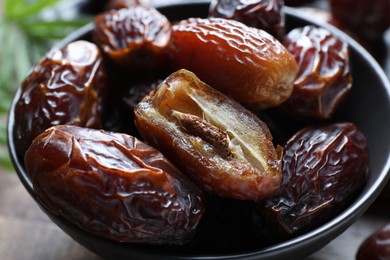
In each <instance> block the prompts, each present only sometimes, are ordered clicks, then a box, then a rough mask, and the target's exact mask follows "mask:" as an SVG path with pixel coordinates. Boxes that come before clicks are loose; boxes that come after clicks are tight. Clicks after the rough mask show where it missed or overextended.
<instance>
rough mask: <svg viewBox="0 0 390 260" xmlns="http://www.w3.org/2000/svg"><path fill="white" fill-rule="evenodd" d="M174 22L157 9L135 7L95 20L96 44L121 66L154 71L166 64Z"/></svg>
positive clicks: (100, 16) (113, 11) (104, 15)
mask: <svg viewBox="0 0 390 260" xmlns="http://www.w3.org/2000/svg"><path fill="white" fill-rule="evenodd" d="M170 36H171V23H170V22H169V21H168V19H167V18H166V17H165V16H164V15H162V14H161V13H160V12H158V11H157V10H156V9H155V8H153V7H145V6H141V5H134V6H131V7H129V8H122V9H119V10H110V11H106V12H104V13H102V14H100V15H98V16H97V17H96V18H95V29H94V30H93V41H94V42H95V43H96V44H97V45H99V46H100V48H102V50H103V52H104V53H105V54H106V55H107V56H108V57H109V58H110V60H111V61H113V62H114V63H115V64H117V65H118V66H119V67H130V68H129V69H130V70H131V69H133V70H134V69H138V70H143V69H150V68H155V67H158V66H159V65H160V64H161V63H162V62H163V52H164V50H165V48H166V47H167V45H168V43H169V40H170Z"/></svg>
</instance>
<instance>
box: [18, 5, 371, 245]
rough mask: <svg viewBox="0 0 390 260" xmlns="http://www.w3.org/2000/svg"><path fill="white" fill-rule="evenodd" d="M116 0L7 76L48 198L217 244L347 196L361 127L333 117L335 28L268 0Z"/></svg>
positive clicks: (63, 208)
mask: <svg viewBox="0 0 390 260" xmlns="http://www.w3.org/2000/svg"><path fill="white" fill-rule="evenodd" d="M126 2H128V5H127V6H120V7H118V8H113V9H110V10H107V11H105V12H103V13H101V14H100V15H98V16H97V17H96V20H95V27H94V30H93V32H92V37H91V38H92V39H91V41H84V40H78V41H75V42H71V43H68V44H67V45H65V46H63V47H61V48H54V49H53V50H51V51H50V52H49V53H48V54H47V55H46V56H45V57H44V58H42V59H41V60H40V61H39V62H38V63H37V64H36V65H35V66H34V67H33V69H32V70H31V72H30V74H29V75H28V76H27V78H26V79H25V80H24V82H23V83H22V86H21V95H20V97H19V100H18V101H17V104H16V107H15V127H14V140H15V144H16V147H17V153H18V154H19V156H20V157H21V158H24V163H25V168H26V171H27V173H28V175H29V176H30V178H31V180H32V183H33V186H34V190H35V192H36V195H37V198H38V200H39V201H40V202H41V203H42V204H43V205H44V206H45V207H46V208H47V209H48V210H49V211H50V212H52V213H53V214H56V215H59V216H62V217H64V218H66V219H67V220H69V221H70V222H72V223H74V224H75V225H77V226H79V227H80V228H81V229H83V230H85V231H88V232H90V233H92V234H95V235H98V236H101V237H105V238H108V239H112V240H115V241H119V242H129V243H142V244H145V243H146V244H154V245H191V244H197V243H198V244H199V243H201V244H202V243H203V244H204V245H207V244H210V245H211V246H210V247H213V248H218V247H220V248H225V250H227V251H229V250H235V249H236V248H240V249H242V248H251V247H252V248H253V247H255V248H258V247H259V246H262V245H267V244H270V243H277V242H278V241H283V240H286V239H289V238H291V237H293V236H296V235H299V234H302V233H303V232H306V231H307V230H310V229H313V228H315V227H317V226H319V225H321V224H322V223H324V222H326V221H328V220H330V219H331V218H332V217H334V216H335V215H337V214H338V213H339V212H340V211H342V210H343V209H345V208H346V207H347V206H348V205H349V204H350V203H351V202H352V201H353V200H354V199H355V198H356V196H357V195H358V194H359V192H360V191H361V190H362V188H363V187H364V185H365V183H366V179H367V176H368V169H369V164H368V152H367V142H366V139H365V136H364V135H363V134H362V133H361V132H360V131H359V130H358V129H357V128H356V126H355V125H354V124H353V123H351V122H344V121H340V120H335V119H334V115H335V113H337V109H338V108H339V107H340V105H341V104H342V102H343V101H344V100H345V98H346V97H347V96H348V94H349V93H350V91H351V89H352V86H353V84H352V76H351V71H350V59H349V52H348V45H347V43H345V42H343V41H342V40H340V39H338V38H337V37H336V36H335V35H333V34H332V33H331V32H329V31H327V30H325V29H322V28H317V27H315V26H309V25H308V26H305V27H302V28H296V29H294V30H292V31H290V32H285V30H286V27H285V17H284V14H283V12H282V7H283V1H279V0H274V1H271V0H270V1H224V0H215V1H212V3H211V5H210V11H209V16H208V17H206V18H197V17H193V18H188V19H185V20H181V21H169V20H168V19H167V17H165V16H164V15H163V14H162V13H160V12H159V11H158V10H156V9H155V8H153V7H150V6H146V5H142V4H140V1H126ZM204 248H206V247H204ZM204 250H206V249H204Z"/></svg>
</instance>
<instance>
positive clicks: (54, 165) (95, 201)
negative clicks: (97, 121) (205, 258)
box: [25, 126, 204, 244]
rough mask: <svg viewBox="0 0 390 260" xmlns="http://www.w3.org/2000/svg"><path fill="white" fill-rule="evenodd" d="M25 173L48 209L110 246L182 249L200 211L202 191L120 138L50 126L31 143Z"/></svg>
mask: <svg viewBox="0 0 390 260" xmlns="http://www.w3.org/2000/svg"><path fill="white" fill-rule="evenodd" d="M25 166H26V171H27V173H28V174H29V176H30V178H31V180H32V183H33V186H34V190H35V192H36V195H37V198H38V200H39V201H41V202H42V204H43V205H44V206H45V207H46V208H47V209H48V210H50V211H51V212H52V213H53V214H56V215H59V216H62V217H64V218H66V219H67V220H69V221H70V222H72V223H74V224H76V225H77V226H79V227H80V228H81V229H84V230H86V231H87V232H90V233H92V234H94V235H98V236H101V237H105V238H109V239H113V240H115V241H120V242H132V243H150V244H184V243H186V242H188V241H189V240H190V239H191V238H192V236H193V234H194V231H195V229H196V227H197V225H198V223H199V221H200V219H201V216H202V214H203V211H204V201H203V194H202V192H201V190H200V189H198V188H197V187H196V186H195V185H194V184H193V183H192V182H191V181H190V180H189V179H188V178H187V177H186V176H184V175H183V174H182V173H181V172H179V171H178V170H177V168H176V167H175V166H173V165H172V164H171V163H170V162H169V161H168V160H167V159H166V158H165V157H164V156H163V155H162V154H161V153H160V152H159V151H157V150H156V149H154V148H152V147H150V146H148V145H146V144H144V143H142V142H140V141H139V140H137V139H136V138H134V137H132V136H128V135H125V134H120V133H113V132H107V131H99V130H93V129H88V128H81V127H76V126H56V127H52V128H50V129H48V130H46V131H45V132H44V133H42V134H41V135H39V136H38V137H37V138H36V139H35V140H34V142H33V144H32V145H31V147H30V148H29V150H28V151H27V152H26V157H25Z"/></svg>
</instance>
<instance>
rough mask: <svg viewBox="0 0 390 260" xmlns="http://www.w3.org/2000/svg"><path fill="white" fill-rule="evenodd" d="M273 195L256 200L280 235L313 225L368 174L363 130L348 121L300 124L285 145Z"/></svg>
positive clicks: (343, 202) (350, 197)
mask: <svg viewBox="0 0 390 260" xmlns="http://www.w3.org/2000/svg"><path fill="white" fill-rule="evenodd" d="M282 175H283V177H282V178H283V181H282V187H281V189H280V190H279V191H278V193H277V195H275V196H274V197H272V198H270V199H268V200H266V201H264V202H263V203H261V204H259V207H258V210H259V212H260V214H262V215H263V217H264V218H265V219H266V220H267V221H268V222H269V223H271V224H272V226H273V227H274V228H275V229H276V230H278V232H279V233H280V234H281V236H282V237H283V236H284V237H289V236H291V235H292V234H299V233H301V232H303V231H307V230H309V229H311V228H314V227H316V226H318V225H320V224H322V223H324V222H325V221H328V220H329V219H331V218H332V217H333V216H335V215H336V214H338V213H339V212H340V211H341V210H343V209H345V207H346V206H347V205H348V204H349V203H350V202H351V201H352V200H353V199H354V198H355V197H356V196H357V194H358V193H359V192H360V191H361V189H362V188H363V187H364V185H365V182H366V179H367V176H368V152H367V142H366V138H365V136H364V135H363V134H362V133H361V132H360V131H358V130H357V128H356V126H355V125H353V124H352V123H333V124H329V125H324V126H312V127H307V128H304V129H302V130H300V131H298V133H296V134H295V135H294V136H293V137H292V138H291V139H290V140H289V141H288V142H287V144H286V145H285V147H284V155H283V170H282Z"/></svg>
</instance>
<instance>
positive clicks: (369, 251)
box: [356, 223, 390, 260]
mask: <svg viewBox="0 0 390 260" xmlns="http://www.w3.org/2000/svg"><path fill="white" fill-rule="evenodd" d="M366 259H371V260H384V259H390V223H387V224H386V225H385V226H383V227H382V228H380V229H379V230H377V231H376V232H374V233H373V234H372V235H370V236H369V237H367V238H366V239H365V240H364V241H363V243H362V244H361V245H360V247H359V249H358V251H357V254H356V260H366Z"/></svg>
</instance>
